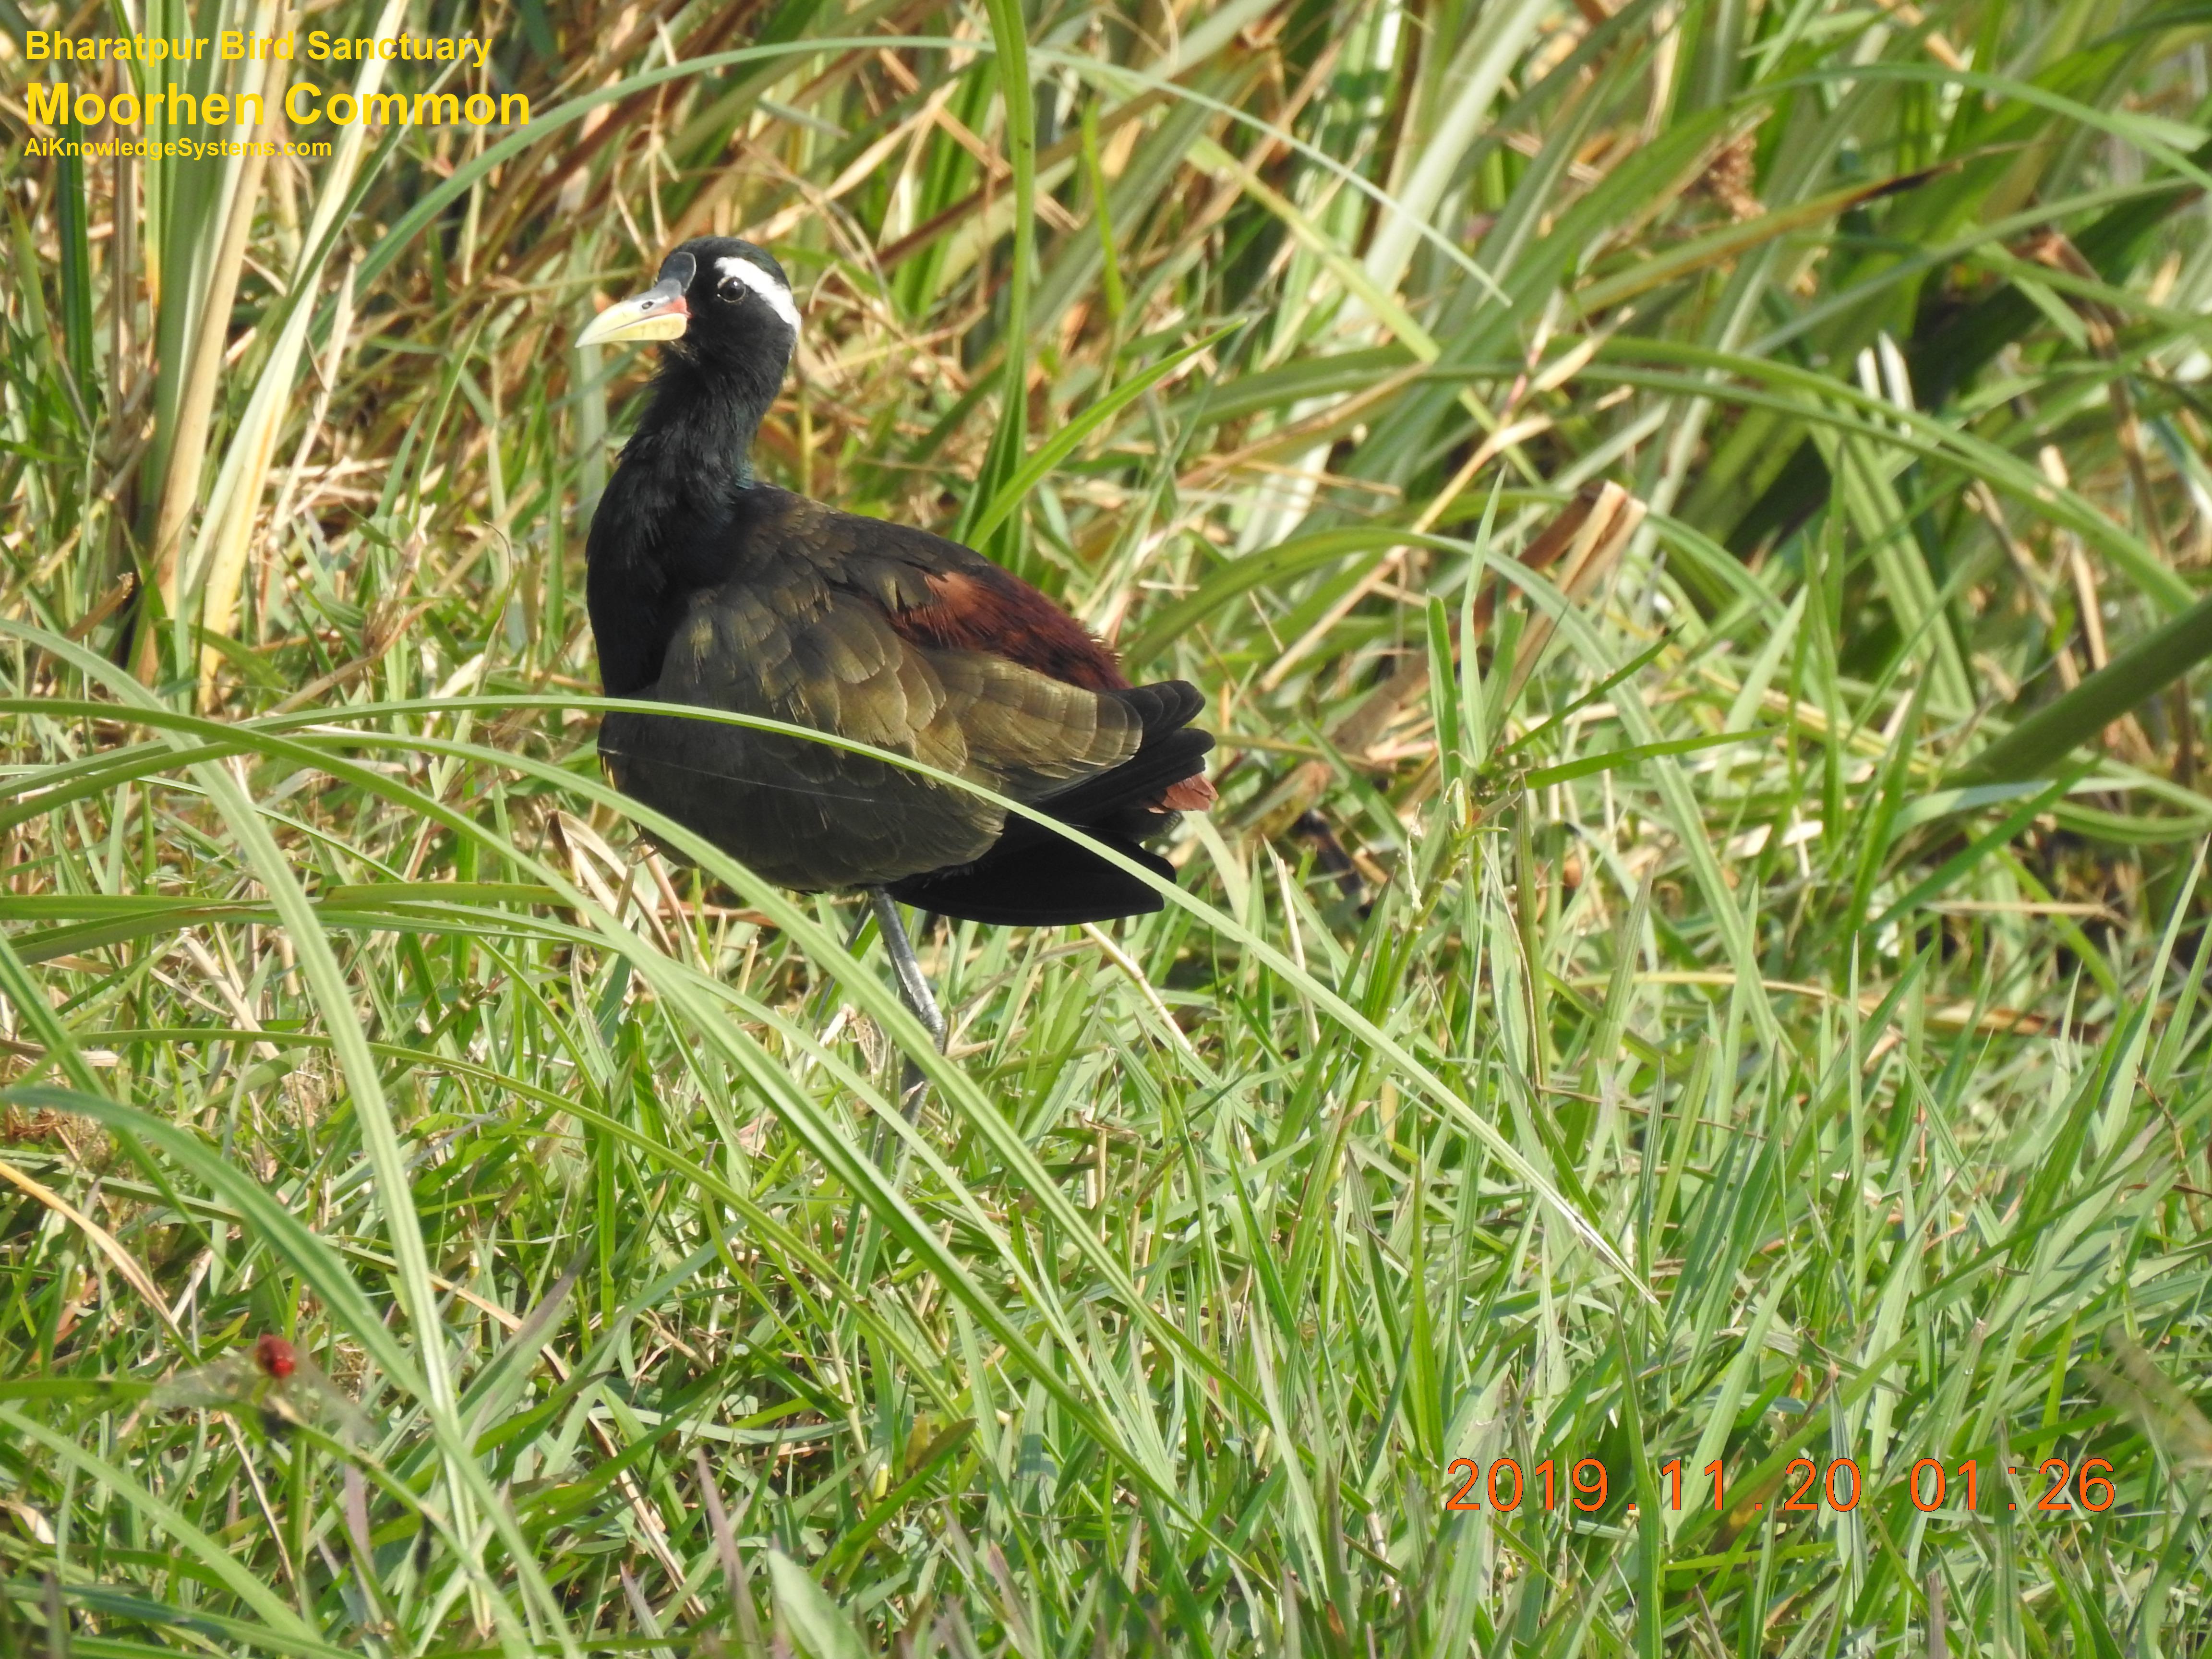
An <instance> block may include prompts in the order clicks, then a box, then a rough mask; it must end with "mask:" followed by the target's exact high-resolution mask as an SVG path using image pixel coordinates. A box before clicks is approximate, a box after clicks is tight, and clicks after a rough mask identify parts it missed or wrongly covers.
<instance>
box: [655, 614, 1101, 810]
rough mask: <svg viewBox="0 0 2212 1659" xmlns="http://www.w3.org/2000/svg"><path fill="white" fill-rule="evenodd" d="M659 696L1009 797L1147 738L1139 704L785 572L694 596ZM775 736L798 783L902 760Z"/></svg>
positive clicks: (866, 780)
mask: <svg viewBox="0 0 2212 1659" xmlns="http://www.w3.org/2000/svg"><path fill="white" fill-rule="evenodd" d="M658 696H659V699H660V700H661V701H663V702H689V703H699V704H703V705H705V706H707V707H708V708H726V709H730V710H732V711H734V712H737V713H741V714H763V715H767V716H769V717H770V718H773V719H776V720H788V721H791V722H792V723H793V724H794V725H799V726H812V727H814V728H816V729H817V730H818V731H823V732H832V733H835V734H836V735H837V736H839V737H843V738H852V739H854V740H856V741H859V742H861V743H866V744H872V745H873V746H875V747H877V748H879V749H886V750H890V751H891V752H892V753H894V754H899V755H906V756H909V757H913V758H914V759H916V760H919V761H923V762H926V763H928V764H929V765H932V766H934V767H937V768H939V769H941V770H944V771H947V772H951V773H953V774H955V775H958V776H962V777H968V778H972V779H974V780H975V781H976V782H978V783H981V784H985V785H987V786H988V787H991V788H994V789H996V790H998V791H1000V793H1005V794H1009V795H1012V796H1013V797H1014V798H1015V799H1038V798H1040V797H1042V796H1044V795H1048V794H1051V793H1054V792H1055V791H1057V790H1059V789H1061V788H1064V787H1066V785H1067V784H1068V783H1070V782H1072V781H1075V780H1078V779H1081V778H1085V777H1088V776H1090V775H1092V774H1094V773H1097V772H1101V771H1103V770H1105V769H1108V768H1109V767H1113V766H1115V765H1118V764H1119V763H1121V762H1122V761H1125V760H1127V758H1128V757H1130V756H1132V755H1133V754H1134V753H1135V752H1136V750H1137V747H1138V745H1139V742H1140V741H1141V740H1142V737H1143V731H1142V721H1141V718H1140V715H1139V713H1138V712H1137V711H1136V710H1133V709H1132V708H1128V707H1127V706H1126V705H1124V704H1123V703H1122V702H1120V701H1119V700H1117V699H1115V698H1113V697H1105V696H1100V695H1098V694H1097V692H1095V691H1090V690H1085V689H1084V688H1083V687H1081V686H1076V685H1068V684H1063V683H1061V682H1060V681H1057V680H1054V679H1051V678H1048V677H1047V676H1045V675H1042V674H1040V673H1037V672H1036V671H1033V670H1030V669H1028V668H1024V667H1023V666H1022V665H1020V664H1018V663H1014V662H1009V661H1007V660H1006V659H1003V658H999V657H994V656H992V655H989V654H987V653H982V652H976V651H962V650H933V649H930V648H928V647H925V646H921V645H917V644H915V642H914V641H910V640H908V639H906V638H904V637H903V636H902V635H901V634H900V633H899V631H898V630H897V629H896V628H895V627H894V626H893V623H892V619H891V617H890V615H889V614H888V613H887V612H885V611H884V610H883V609H882V608H881V607H880V606H879V605H876V604H874V603H872V601H871V600H869V599H866V598H865V597H863V596H861V595H859V594H855V593H852V592H845V591H842V590H841V589H839V588H836V587H833V586H829V585H827V584H824V583H820V582H818V581H809V580H799V579H794V578H793V577H791V576H788V575H787V576H786V577H785V578H784V579H783V580H780V581H778V582H776V583H775V584H774V585H772V586H771V585H769V584H764V583H760V582H749V581H745V580H736V581H732V582H729V583H726V584H725V585H724V586H721V587H720V588H716V589H714V590H712V591H711V592H707V593H703V594H702V595H700V596H699V598H698V599H696V600H695V601H694V603H693V605H692V608H691V611H690V615H689V616H687V617H685V619H684V623H683V624H682V625H681V626H680V627H678V629H677V632H676V636H675V638H674V639H673V640H672V641H671V643H670V646H669V650H668V653H667V655H666V657H665V659H664V660H663V663H662V667H661V678H660V682H659V688H658ZM719 729H720V730H721V731H723V732H738V731H739V730H740V729H739V728H734V727H721V728H719ZM744 735H745V737H750V738H757V737H758V735H759V734H757V733H756V734H744ZM737 743H738V746H745V743H744V737H741V738H738V739H737ZM751 746H753V747H757V744H754V745H751ZM778 748H779V750H783V749H786V748H787V749H788V750H791V751H793V752H792V753H790V754H788V755H787V754H784V753H781V752H779V753H778V754H777V755H776V757H775V758H776V760H777V762H778V763H781V764H786V765H789V766H791V767H792V768H793V774H792V781H793V782H799V783H807V782H811V783H817V784H819V785H822V786H825V787H833V788H842V789H844V790H846V791H848V792H849V791H850V790H852V789H853V788H854V786H859V787H860V788H861V789H862V790H863V791H864V792H865V791H866V790H870V789H872V788H875V787H879V786H880V784H881V783H882V782H883V781H884V779H883V775H884V773H885V772H887V771H892V770H896V769H890V768H885V767H884V764H883V763H881V762H878V761H874V760H872V759H869V758H868V757H864V756H858V755H854V754H853V753H852V752H851V751H850V750H841V749H836V748H833V747H830V746H829V745H825V744H805V743H804V742H802V741H800V740H798V739H791V738H786V739H782V740H781V743H780V744H779V745H778ZM800 750H811V753H806V754H805V755H803V756H802V755H800V754H799V753H798V752H797V751H800ZM732 758H734V755H733V756H732ZM757 758H759V757H756V759H757ZM908 776H911V775H910V774H908ZM945 793H951V792H945ZM966 799H969V800H971V801H972V799H973V798H972V797H969V798H966ZM975 806H976V807H978V808H979V809H981V808H982V804H981V803H975ZM982 810H987V809H982Z"/></svg>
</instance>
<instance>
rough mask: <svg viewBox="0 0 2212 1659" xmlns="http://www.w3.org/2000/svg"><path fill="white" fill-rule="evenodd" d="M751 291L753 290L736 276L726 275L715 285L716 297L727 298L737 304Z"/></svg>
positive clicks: (731, 302)
mask: <svg viewBox="0 0 2212 1659" xmlns="http://www.w3.org/2000/svg"><path fill="white" fill-rule="evenodd" d="M750 292H751V290H750V289H748V288H747V287H746V286H745V285H744V283H743V282H741V281H740V280H739V279H738V278H737V277H735V276H725V277H723V278H722V280H721V281H720V283H716V284H715V287H714V295H715V297H716V298H717V299H720V300H726V301H728V302H729V303H730V304H732V305H735V304H737V302H738V301H740V300H742V299H744V297H745V295H747V294H749V293H750Z"/></svg>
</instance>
